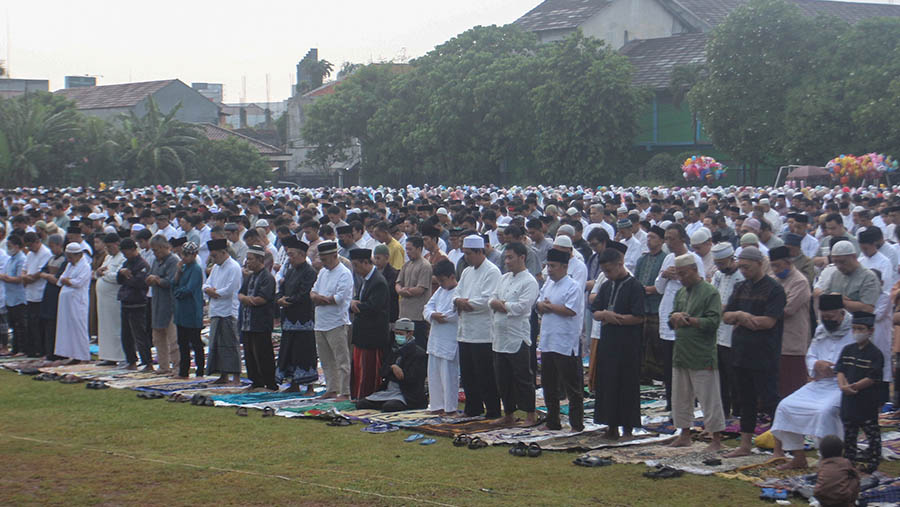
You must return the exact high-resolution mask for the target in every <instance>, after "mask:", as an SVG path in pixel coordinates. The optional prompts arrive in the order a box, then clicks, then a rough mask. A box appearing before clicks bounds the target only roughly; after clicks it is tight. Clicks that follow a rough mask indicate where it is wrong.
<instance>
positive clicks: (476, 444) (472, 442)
mask: <svg viewBox="0 0 900 507" xmlns="http://www.w3.org/2000/svg"><path fill="white" fill-rule="evenodd" d="M488 445H490V444H488V443H487V442H485V441H484V440H482V439H481V437H470V436H469V435H458V436H457V437H456V438H454V439H453V446H454V447H468V448H469V449H483V448H485V447H487V446H488Z"/></svg>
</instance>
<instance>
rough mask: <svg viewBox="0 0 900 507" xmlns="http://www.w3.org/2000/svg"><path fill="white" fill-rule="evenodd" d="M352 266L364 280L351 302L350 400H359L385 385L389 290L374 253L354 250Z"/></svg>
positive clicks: (388, 330) (388, 336) (361, 249)
mask: <svg viewBox="0 0 900 507" xmlns="http://www.w3.org/2000/svg"><path fill="white" fill-rule="evenodd" d="M408 245H409V243H407V247H408ZM350 262H352V263H353V272H354V273H355V274H356V276H357V277H358V278H359V280H360V283H359V291H358V292H357V293H356V297H355V298H353V301H351V302H350V311H351V312H352V313H353V329H352V343H353V366H352V368H351V369H350V396H351V397H352V398H353V399H356V400H359V399H363V398H365V397H366V396H368V395H370V394H372V393H374V392H375V391H376V390H377V389H378V387H379V386H380V385H381V376H380V371H381V364H382V358H383V357H384V354H385V353H386V352H388V351H389V350H390V334H389V333H390V323H389V322H388V287H387V281H385V279H384V277H383V276H382V275H381V273H379V272H378V270H377V269H375V266H374V265H373V264H372V251H371V250H369V249H368V248H354V249H353V250H350ZM404 267H405V266H404ZM430 271H431V270H430V269H429V272H430Z"/></svg>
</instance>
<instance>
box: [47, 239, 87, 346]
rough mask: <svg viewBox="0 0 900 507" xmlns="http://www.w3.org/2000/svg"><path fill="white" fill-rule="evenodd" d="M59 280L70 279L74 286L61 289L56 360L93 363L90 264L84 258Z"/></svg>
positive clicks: (63, 286)
mask: <svg viewBox="0 0 900 507" xmlns="http://www.w3.org/2000/svg"><path fill="white" fill-rule="evenodd" d="M60 278H68V279H69V282H70V283H71V284H72V285H71V286H67V285H62V284H61V283H58V282H57V283H58V285H59V286H60V287H61V289H60V291H59V306H58V308H57V312H56V347H55V349H54V353H55V354H56V355H57V356H62V357H68V358H71V359H77V360H79V361H90V359H91V349H90V338H89V337H88V312H89V309H90V301H91V298H90V292H91V263H90V257H88V256H87V255H82V256H81V260H79V261H78V262H77V263H76V264H74V265H73V264H69V265H68V266H66V270H65V271H64V272H63V274H62V275H61V276H60Z"/></svg>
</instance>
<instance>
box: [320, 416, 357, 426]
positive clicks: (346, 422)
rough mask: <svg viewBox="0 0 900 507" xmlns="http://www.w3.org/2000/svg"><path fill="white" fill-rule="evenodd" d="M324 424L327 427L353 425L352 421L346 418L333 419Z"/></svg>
mask: <svg viewBox="0 0 900 507" xmlns="http://www.w3.org/2000/svg"><path fill="white" fill-rule="evenodd" d="M325 424H327V425H328V426H350V425H351V424H353V421H351V420H350V419H347V418H346V417H335V418H334V419H332V420H330V421H328V422H327V423H325Z"/></svg>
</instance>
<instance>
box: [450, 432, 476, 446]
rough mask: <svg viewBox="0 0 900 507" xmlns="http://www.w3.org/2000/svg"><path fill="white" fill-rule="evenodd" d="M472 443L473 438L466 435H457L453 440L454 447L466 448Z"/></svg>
mask: <svg viewBox="0 0 900 507" xmlns="http://www.w3.org/2000/svg"><path fill="white" fill-rule="evenodd" d="M471 441H472V437H470V436H469V435H466V434H462V435H457V436H456V438H454V439H453V447H465V446H467V445H469V443H470V442H471Z"/></svg>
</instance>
